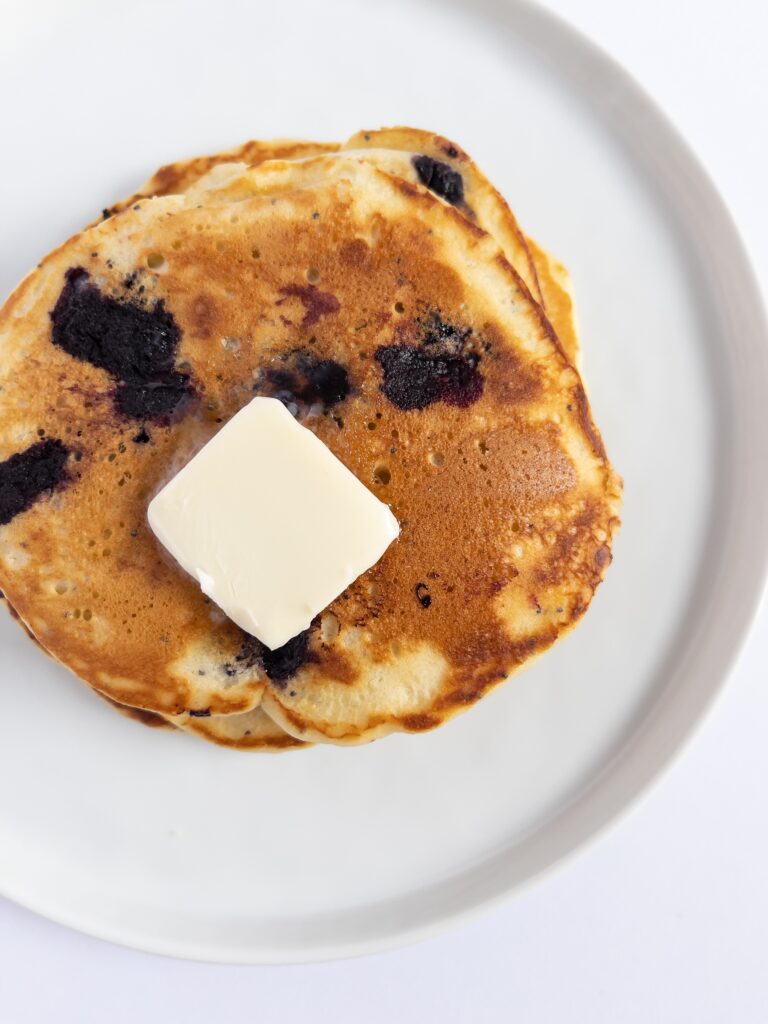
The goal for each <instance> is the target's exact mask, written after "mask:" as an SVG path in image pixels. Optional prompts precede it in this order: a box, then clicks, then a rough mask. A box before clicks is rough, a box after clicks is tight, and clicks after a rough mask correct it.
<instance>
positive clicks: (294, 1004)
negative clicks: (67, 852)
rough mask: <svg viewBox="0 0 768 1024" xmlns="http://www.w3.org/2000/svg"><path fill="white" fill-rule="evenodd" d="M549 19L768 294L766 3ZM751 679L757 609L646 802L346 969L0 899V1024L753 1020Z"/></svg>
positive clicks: (765, 1012) (756, 708)
mask: <svg viewBox="0 0 768 1024" xmlns="http://www.w3.org/2000/svg"><path fill="white" fill-rule="evenodd" d="M2 4H3V0H0V20H1V12H2ZM550 6H551V7H552V8H553V9H555V10H557V11H558V12H560V13H561V14H562V15H563V16H565V17H566V18H568V19H569V20H570V21H571V22H572V23H574V24H575V25H577V26H578V27H580V28H581V29H582V30H583V31H584V32H586V33H587V34H588V35H590V36H592V38H594V39H595V40H596V41H597V42H598V43H600V44H602V45H603V47H604V48H606V49H607V50H609V51H610V52H611V53H612V54H613V55H614V56H615V57H617V58H618V59H619V61H621V62H622V63H623V64H624V65H625V66H626V67H627V68H628V69H629V70H630V71H631V72H632V73H634V75H635V76H636V77H637V78H638V79H639V80H640V81H641V82H643V83H644V85H645V86H646V88H647V89H648V90H649V92H650V93H651V94H652V95H654V96H655V97H656V99H657V100H658V101H659V102H660V103H661V105H662V106H663V107H664V108H665V109H666V110H667V112H668V113H669V115H670V116H671V117H672V119H673V120H674V121H675V122H676V123H677V125H678V126H679V127H680V129H681V130H682V131H683V133H684V134H685V135H686V136H687V137H688V139H689V141H690V142H691V143H692V144H693V146H694V148H695V149H696V150H697V151H698V153H699V155H700V156H701V157H702V159H703V161H704V163H705V164H706V165H707V167H708V168H709V170H710V172H711V174H712V175H713V177H714V179H715V181H716V182H717V183H718V185H719V187H720V188H721V190H722V192H723V193H724V195H725V198H726V200H727V201H728V202H729V204H730V206H731V209H732V211H733V213H734V216H735V218H736V220H737V222H738V224H739V226H740V228H741V230H742V233H743V235H744V237H745V240H746V241H747V244H748V246H749V248H750V251H751V253H752V256H753V259H754V261H755V266H756V269H757V271H758V274H759V276H760V277H761V279H762V280H763V281H766V280H768V203H766V200H765V191H766V183H767V182H768V134H767V132H768V127H767V126H768V64H766V61H765V56H764V54H765V32H766V30H767V29H768V9H766V8H765V7H764V5H763V4H762V3H761V2H760V0H730V2H729V3H728V4H722V3H721V2H715V0H699V2H696V0H645V2H644V3H643V4H632V5H630V4H626V3H623V2H621V0H619V2H616V0H550ZM126 13H128V12H126ZM0 31H1V28H0ZM7 99H8V98H7V97H6V98H5V101H7ZM1 102H2V101H0V104H1ZM766 667H768V608H765V607H764V608H763V611H762V614H761V615H760V616H759V618H758V620H757V622H756V623H755V627H754V629H753V632H752V637H751V640H750V642H749V644H748V646H747V648H746V649H745V650H744V652H743V654H742V657H741V659H740V662H739V665H738V667H737V669H736V671H735V672H734V674H733V677H732V679H731V681H730V684H729V686H728V688H727V690H726V691H725V693H724V695H723V696H722V698H721V699H720V701H719V703H718V704H717V706H716V708H715V711H714V713H713V714H712V715H711V716H710V718H709V720H708V722H707V723H706V724H705V726H704V728H703V729H702V730H701V732H700V733H699V734H698V735H697V737H696V738H695V740H694V742H693V743H692V744H691V746H690V747H689V749H688V750H687V751H686V752H685V754H684V756H683V757H682V758H681V759H680V760H679V761H678V763H677V764H676V766H675V767H674V768H673V770H672V771H671V772H670V773H669V774H668V776H667V777H666V778H665V779H663V781H662V782H661V784H660V785H658V786H657V787H656V788H655V789H654V791H653V792H652V793H651V794H650V796H649V797H647V798H646V800H645V801H644V802H643V803H642V805H641V806H640V807H639V808H637V809H635V810H634V811H633V813H632V814H631V815H630V816H629V817H628V818H627V819H626V820H624V821H623V822H622V823H621V824H620V825H618V826H617V827H616V828H614V830H613V831H612V832H611V833H610V834H609V835H608V837H607V838H604V839H603V840H602V841H601V842H600V843H599V844H597V845H596V846H595V847H593V848H592V849H590V850H588V851H587V852H586V853H583V854H581V855H580V856H579V857H578V858H577V859H576V860H575V861H574V862H572V863H570V864H569V865H567V866H566V868H565V869H564V870H562V871H560V872H559V873H558V874H557V875H555V876H554V877H553V878H550V879H548V880H547V881H546V882H544V883H543V884H541V885H539V886H537V887H534V888H533V889H531V890H530V891H528V892H527V893H525V894H523V895H522V896H521V897H520V898H519V899H517V900H516V901H515V902H514V903H512V904H511V905H509V906H508V907H507V908H506V909H503V910H501V911H498V912H496V913H494V914H492V915H491V916H488V917H485V918H483V919H481V920H479V921H477V922H475V923H474V924H472V925H470V926H467V927H464V928H463V929H462V930H460V931H458V932H455V933H452V934H449V935H446V936H444V937H442V938H439V939H436V940H433V941H431V942H429V943H426V944H423V945H421V946H417V947H414V948H410V949H406V950H402V951H399V952H395V953H389V954H385V955H381V956H377V957H372V958H368V959H364V960H357V961H348V962H344V963H337V964H328V965H319V966H311V967H284V968H257V967H221V966H207V965H200V964H193V963H184V962H180V961H173V960H167V959H162V958H160V957H155V956H149V955H145V954H141V953H135V952H132V951H129V950H125V949H120V948H118V947H115V946H112V945H109V944H107V943H103V942H99V941H97V940H95V939H90V938H87V937H85V936H82V935H79V934H76V933H75V932H71V931H69V930H67V929H65V928H61V927H59V926H57V925H53V924H51V923H49V922H47V921H45V920H43V919H42V918H39V917H36V916H35V915H33V914H31V913H28V912H27V911H25V910H22V909H20V908H18V907H16V906H14V905H12V904H10V903H7V902H3V901H2V900H0V1020H2V1021H4V1022H7V1024H29V1022H34V1024H38V1022H48V1021H50V1022H55V1024H69V1022H73V1024H74V1022H77V1024H90V1022H91V1021H93V1022H96V1021H98V1022H100V1024H101V1022H103V1021H107V1022H109V1024H122V1022H134V1021H136V1022H139V1021H140V1022H142V1024H154V1022H160V1021H163V1022H166V1021H175V1020H180V1021H182V1020H183V1021H184V1022H185V1024H196V1022H198V1021H199V1022H203V1021H204V1022H206V1024H210V1022H212V1021H216V1022H218V1021H226V1020H238V1021H250V1020H254V1021H256V1020H266V1019H271V1020H278V1021H280V1022H281V1024H284V1022H291V1021H298V1020H311V1021H326V1020H334V1021H337V1022H346V1021H352V1020H355V1021H356V1020H358V1019H361V1020H363V1021H365V1024H378V1022H384V1021H387V1022H389V1021H394V1020H397V1021H398V1022H399V1024H405V1022H409V1021H416V1020H427V1021H430V1020H435V1021H440V1024H452V1022H462V1024H464V1022H473V1024H475V1022H480V1024H485V1022H496V1021H520V1022H524V1024H550V1022H552V1024H561V1022H571V1021H579V1022H581V1021H584V1022H588V1024H603V1022H605V1024H635V1022H638V1024H641V1022H642V1024H647V1022H654V1024H655V1022H662V1024H678V1022H679V1024H689V1022H695V1024H710V1022H711V1024H714V1022H718V1024H719V1022H725V1021H728V1022H729V1024H730V1022H732V1024H753V1022H754V1024H758V1022H761V1024H762V1022H765V1021H768V964H767V963H766V960H767V954H768V870H767V869H768V813H767V811H766V808H767V807H768V801H766V796H765V791H766V785H767V782H766V780H768V741H766V735H767V734H768V686H766V674H767V673H766Z"/></svg>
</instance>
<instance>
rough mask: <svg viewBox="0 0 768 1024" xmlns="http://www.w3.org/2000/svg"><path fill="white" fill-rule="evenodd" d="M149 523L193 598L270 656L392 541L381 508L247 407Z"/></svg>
mask: <svg viewBox="0 0 768 1024" xmlns="http://www.w3.org/2000/svg"><path fill="white" fill-rule="evenodd" d="M148 515H149V525H150V526H151V527H152V530H153V531H154V533H155V535H156V537H157V538H158V540H159V541H160V543H161V544H163V545H164V546H165V547H166V548H167V549H168V551H169V552H170V553H171V554H172V555H173V557H174V558H175V559H176V560H177V561H178V562H179V563H180V565H181V566H182V567H183V568H184V569H186V571H187V572H188V573H189V574H190V575H191V576H194V577H195V578H196V579H197V580H198V582H199V583H200V586H201V588H202V590H203V592H204V593H205V594H207V596H208V597H210V599H211V600H212V601H214V602H215V603H216V604H217V605H218V606H219V608H221V609H222V611H223V612H225V613H226V614H227V615H228V616H229V618H230V619H232V620H233V621H234V622H236V623H237V625H238V626H241V627H242V628H243V629H244V630H245V631H246V632H247V633H251V634H252V635H253V636H256V637H258V638H259V640H261V641H262V642H263V643H265V644H266V645H267V647H269V648H271V649H272V650H275V649H276V648H278V647H282V645H283V644H285V643H287V642H288V641H289V640H290V639H291V638H292V637H294V636H296V634H297V633H300V632H301V631H302V630H304V629H306V628H307V627H308V626H309V625H310V623H311V622H312V619H313V618H314V617H315V615H317V613H318V612H321V611H322V610H323V609H324V608H326V607H327V606H328V605H329V604H330V603H331V601H333V600H334V598H336V597H338V596H339V594H340V593H342V591H344V590H345V589H346V588H347V587H348V586H349V584H350V583H352V582H353V581H354V580H356V579H357V577H358V576H359V575H360V574H361V573H363V572H365V571H366V569H370V567H371V566H372V565H374V564H375V563H376V562H377V561H378V560H379V559H380V558H381V556H382V555H383V554H384V552H385V551H386V549H387V548H388V547H389V545H390V544H391V543H392V541H393V540H394V539H395V538H396V537H397V535H398V533H399V526H398V523H397V520H396V519H395V517H394V516H393V515H392V513H391V512H390V510H389V508H388V507H387V505H385V504H384V503H383V502H381V501H379V499H378V498H377V497H376V496H375V495H374V494H372V493H371V492H370V491H369V490H368V489H367V488H366V487H365V486H363V484H361V483H360V481H359V480H358V479H357V477H356V476H354V475H353V474H352V473H351V472H350V471H349V470H348V469H347V468H346V466H345V465H344V464H343V463H341V462H340V461H339V460H338V459H337V458H336V456H335V455H334V454H333V453H332V452H331V451H330V449H329V448H327V447H326V446H325V445H324V444H323V442H322V441H321V440H320V439H319V438H317V437H315V435H314V434H313V433H312V432H311V431H310V430H307V429H306V428H305V427H302V426H301V425H300V424H299V423H297V422H296V420H295V419H294V418H293V416H291V414H290V413H289V412H288V410H287V409H286V408H285V406H284V405H283V404H282V402H279V401H278V400H277V399H275V398H254V399H253V400H252V401H251V402H250V403H249V404H248V405H246V406H245V407H244V408H243V409H241V410H240V412H238V413H237V414H236V415H235V416H233V417H232V419H231V420H230V421H229V423H227V424H226V426H224V427H222V429H221V430H220V431H219V433H218V434H216V436H215V437H213V438H212V439H211V440H210V441H209V442H208V444H207V445H206V446H205V447H204V448H203V449H202V450H201V451H199V452H198V453H197V455H196V456H195V457H194V458H193V459H192V460H191V461H190V462H188V463H187V465H186V466H185V467H184V468H183V469H182V470H181V471H180V472H179V473H177V475H176V476H175V477H174V478H173V479H172V480H171V481H170V483H168V484H167V485H166V486H165V487H164V488H163V489H162V490H161V491H160V493H159V494H158V495H157V496H156V497H155V498H154V499H153V501H152V502H151V503H150V506H149V512H148Z"/></svg>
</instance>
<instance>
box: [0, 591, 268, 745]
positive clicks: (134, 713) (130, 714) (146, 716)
mask: <svg viewBox="0 0 768 1024" xmlns="http://www.w3.org/2000/svg"><path fill="white" fill-rule="evenodd" d="M3 604H4V605H5V607H6V609H7V610H8V614H9V615H10V617H11V618H12V619H13V621H14V622H15V623H16V624H17V625H18V626H19V627H20V629H21V630H22V631H23V632H24V633H25V634H26V636H27V637H28V638H29V639H30V640H31V641H32V643H33V644H34V645H35V646H36V647H38V648H39V649H40V650H41V651H42V652H43V654H45V655H48V651H46V649H45V648H44V647H43V645H42V644H41V643H40V641H39V640H38V639H37V637H36V636H35V634H34V633H33V632H32V630H31V629H30V628H29V626H28V625H27V624H26V622H24V620H23V619H22V617H21V616H20V615H19V613H18V612H17V611H16V609H15V608H14V607H13V605H12V604H10V602H9V601H8V600H7V598H4V596H2V595H0V605H3ZM94 692H95V693H96V695H97V696H98V697H101V698H102V700H105V701H106V702H107V703H108V704H111V706H112V707H113V708H115V709H116V710H117V711H119V712H120V714H121V715H125V716H126V717H127V718H131V719H133V721H135V722H140V723H141V724H142V725H148V726H150V728H152V729H172V728H173V727H174V723H173V722H171V721H169V720H168V719H167V718H163V717H162V715H156V714H154V713H153V712H152V711H144V710H143V709H142V708H132V707H129V706H128V705H127V704H118V702H117V701H115V700H111V699H110V698H109V697H105V696H104V694H102V693H99V691H98V690H95V691H94ZM261 713H262V714H264V712H261ZM232 717H233V718H237V717H239V716H237V715H235V716H232ZM275 728H276V727H275ZM281 731H282V730H281Z"/></svg>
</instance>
